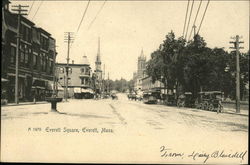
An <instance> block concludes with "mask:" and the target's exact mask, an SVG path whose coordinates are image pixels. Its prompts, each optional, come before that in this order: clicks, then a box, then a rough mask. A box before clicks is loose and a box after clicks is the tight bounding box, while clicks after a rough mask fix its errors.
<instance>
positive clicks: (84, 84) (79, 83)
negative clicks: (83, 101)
mask: <svg viewBox="0 0 250 165" xmlns="http://www.w3.org/2000/svg"><path fill="white" fill-rule="evenodd" d="M66 66H67V63H58V64H57V72H58V74H57V77H58V83H59V84H60V85H61V86H62V87H63V88H66V72H65V67H66ZM69 67H70V71H69V75H68V94H69V97H71V98H73V97H77V98H87V97H90V96H85V93H89V94H90V93H93V92H92V89H91V67H90V63H89V61H88V58H87V56H83V58H82V60H81V62H80V63H79V64H75V63H74V62H72V63H71V64H69ZM86 95H87V94H86Z"/></svg>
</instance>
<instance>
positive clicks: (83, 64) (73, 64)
mask: <svg viewBox="0 0 250 165" xmlns="http://www.w3.org/2000/svg"><path fill="white" fill-rule="evenodd" d="M56 65H62V66H64V65H67V63H56ZM69 66H89V67H90V64H69Z"/></svg>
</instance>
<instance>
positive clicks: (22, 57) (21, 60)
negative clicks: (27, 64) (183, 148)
mask: <svg viewBox="0 0 250 165" xmlns="http://www.w3.org/2000/svg"><path fill="white" fill-rule="evenodd" d="M24 58H25V57H24V52H23V51H21V55H20V62H21V63H23V62H24Z"/></svg>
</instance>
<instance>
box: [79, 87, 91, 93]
mask: <svg viewBox="0 0 250 165" xmlns="http://www.w3.org/2000/svg"><path fill="white" fill-rule="evenodd" d="M81 92H82V93H93V90H92V89H84V88H82V89H81Z"/></svg>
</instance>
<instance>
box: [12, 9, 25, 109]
mask: <svg viewBox="0 0 250 165" xmlns="http://www.w3.org/2000/svg"><path fill="white" fill-rule="evenodd" d="M12 7H13V8H14V9H12V11H15V12H17V35H16V38H17V44H16V75H15V103H16V104H19V93H18V91H19V88H18V70H19V49H20V23H21V15H27V14H26V13H25V12H27V11H28V10H27V9H23V8H25V7H29V6H28V5H13V6H12Z"/></svg>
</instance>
